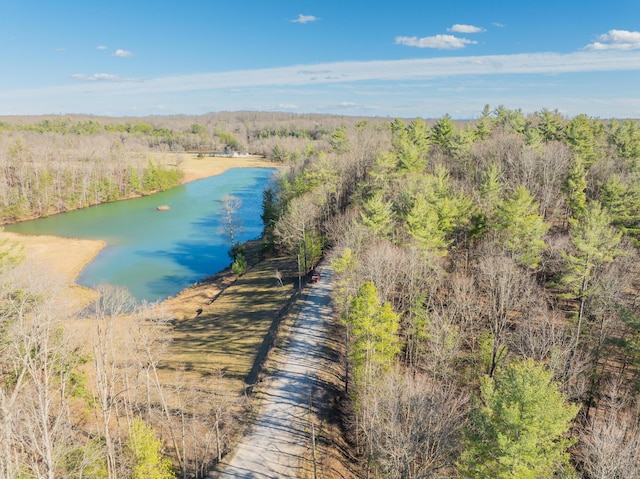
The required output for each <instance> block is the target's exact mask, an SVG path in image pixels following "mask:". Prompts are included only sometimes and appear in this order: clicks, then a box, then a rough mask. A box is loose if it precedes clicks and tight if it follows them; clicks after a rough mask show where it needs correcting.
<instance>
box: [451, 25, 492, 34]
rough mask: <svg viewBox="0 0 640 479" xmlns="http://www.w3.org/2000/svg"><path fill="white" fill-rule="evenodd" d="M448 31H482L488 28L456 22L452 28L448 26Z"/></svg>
mask: <svg viewBox="0 0 640 479" xmlns="http://www.w3.org/2000/svg"><path fill="white" fill-rule="evenodd" d="M447 31H448V32H455V33H482V32H485V31H486V30H485V29H484V28H481V27H476V26H473V25H461V24H459V23H456V24H454V25H452V26H451V28H447Z"/></svg>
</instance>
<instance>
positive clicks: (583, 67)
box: [0, 50, 640, 111]
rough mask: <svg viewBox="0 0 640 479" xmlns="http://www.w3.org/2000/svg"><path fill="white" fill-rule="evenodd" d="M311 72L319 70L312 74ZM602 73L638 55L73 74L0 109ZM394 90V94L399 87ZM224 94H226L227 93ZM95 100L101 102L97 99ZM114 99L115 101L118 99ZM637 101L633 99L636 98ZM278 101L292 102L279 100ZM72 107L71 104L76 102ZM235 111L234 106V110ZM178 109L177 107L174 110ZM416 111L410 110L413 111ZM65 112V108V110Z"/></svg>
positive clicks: (638, 67) (20, 93) (2, 101)
mask: <svg viewBox="0 0 640 479" xmlns="http://www.w3.org/2000/svg"><path fill="white" fill-rule="evenodd" d="M310 71H321V72H322V73H323V74H321V75H311V74H309V72H310ZM597 71H598V72H606V71H636V72H640V54H639V53H638V52H635V51H620V50H618V51H585V50H583V51H579V52H574V53H568V54H559V53H528V54H515V55H488V56H459V57H443V58H424V59H408V60H389V61H368V62H335V63H324V64H314V65H308V66H301V65H295V66H290V67H280V68H265V69H256V70H237V71H228V72H216V73H204V74H194V75H181V76H170V77H158V78H148V79H144V81H142V80H140V79H138V80H136V79H126V78H120V77H118V76H117V75H111V74H106V73H100V74H94V75H82V74H77V75H74V76H73V80H75V81H73V82H72V83H68V84H67V85H58V86H51V87H47V88H39V89H20V90H11V91H9V90H5V91H0V105H5V106H4V110H5V111H7V108H8V107H7V106H6V105H7V104H9V103H10V104H13V105H17V106H16V107H15V108H19V105H20V104H22V103H23V102H24V101H27V100H28V101H30V102H34V101H36V102H40V104H42V102H44V101H55V99H57V98H67V99H73V100H68V101H69V102H76V103H77V105H78V107H77V108H82V105H84V104H86V101H87V99H88V98H93V99H95V101H96V102H97V101H100V102H103V103H104V104H106V105H108V104H110V103H109V101H113V102H115V103H122V102H123V99H124V98H125V97H126V96H128V95H130V96H131V97H137V98H142V97H145V98H153V99H154V100H153V101H154V103H153V104H157V102H158V100H157V97H156V96H155V95H158V94H162V95H163V97H164V98H166V97H167V94H172V96H175V98H180V94H181V92H192V91H200V92H210V93H211V94H218V93H221V94H223V95H224V94H226V93H227V92H228V91H229V89H245V88H261V87H265V88H266V87H282V88H286V89H287V91H288V92H290V91H291V87H292V86H300V87H305V88H308V87H317V89H318V90H321V91H325V90H326V89H327V88H329V87H330V86H332V85H335V86H349V87H350V86H353V87H355V86H356V85H363V84H366V85H367V88H369V89H372V90H375V91H378V93H379V92H380V91H389V90H388V87H391V86H394V85H395V86H397V85H398V83H399V82H400V83H402V82H412V85H413V86H415V85H418V84H419V83H421V82H424V81H427V80H428V81H429V82H430V81H435V80H436V79H439V78H448V79H451V81H453V79H455V78H462V77H464V76H482V75H488V76H509V75H519V74H538V75H557V74H562V73H585V72H597ZM395 86H394V91H397V88H395ZM227 96H228V95H227ZM98 99H99V100H98ZM116 99H117V101H116ZM634 101H636V103H637V99H636V100H634ZM278 103H283V104H284V103H294V102H291V101H286V100H285V101H281V102H278ZM74 104H75V103H74ZM236 107H237V106H236ZM176 108H177V107H176ZM412 108H414V107H412ZM66 109H69V107H67V108H66Z"/></svg>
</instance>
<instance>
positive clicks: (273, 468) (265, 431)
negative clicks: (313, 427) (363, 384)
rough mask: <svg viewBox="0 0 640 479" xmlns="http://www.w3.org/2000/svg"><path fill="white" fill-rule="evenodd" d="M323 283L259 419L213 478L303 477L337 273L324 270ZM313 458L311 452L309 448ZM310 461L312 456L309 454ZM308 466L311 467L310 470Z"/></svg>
mask: <svg viewBox="0 0 640 479" xmlns="http://www.w3.org/2000/svg"><path fill="white" fill-rule="evenodd" d="M319 271H320V273H321V274H322V278H321V280H320V282H318V283H315V284H311V285H309V288H308V294H307V295H306V297H305V298H303V299H302V300H301V301H302V304H301V308H300V313H299V314H298V317H297V319H296V321H295V323H294V325H293V326H292V328H291V330H290V331H289V337H288V342H287V343H286V345H285V347H284V348H283V350H282V351H280V353H279V354H278V357H277V358H275V361H276V364H274V365H273V367H272V368H271V369H272V371H273V373H272V374H271V377H269V378H266V381H267V386H266V387H265V388H263V389H264V392H263V396H264V400H262V401H261V403H260V405H259V407H260V412H259V414H258V417H257V419H256V423H255V424H254V425H253V426H252V427H251V428H250V429H249V431H248V434H247V435H245V436H244V437H243V439H242V440H241V442H240V444H239V445H238V446H237V448H236V450H235V452H234V453H231V454H229V455H227V456H226V458H225V459H224V460H223V462H222V464H221V465H220V466H219V467H218V472H214V473H212V474H211V475H210V477H211V478H247V479H248V478H251V479H254V478H255V479H258V478H260V479H262V478H281V479H284V478H299V477H301V476H302V468H303V467H304V466H305V465H304V464H303V461H304V459H303V456H305V451H309V449H310V445H311V433H310V423H309V413H308V405H309V397H310V394H311V391H312V390H313V387H314V380H315V377H316V371H317V370H318V367H319V365H320V363H321V358H322V354H323V344H324V339H325V337H326V331H327V329H328V327H329V324H330V320H331V304H330V289H331V279H332V276H333V273H332V271H331V269H330V268H329V267H328V266H326V267H324V268H320V269H319ZM306 456H307V457H308V456H309V454H308V453H306ZM307 460H308V459H307ZM311 467H312V466H311V465H310V464H307V465H306V468H305V469H306V470H307V471H309V470H311Z"/></svg>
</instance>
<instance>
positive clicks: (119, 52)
mask: <svg viewBox="0 0 640 479" xmlns="http://www.w3.org/2000/svg"><path fill="white" fill-rule="evenodd" d="M111 55H112V56H114V57H120V58H127V57H132V56H133V52H130V51H128V50H122V49H120V48H118V49H117V50H116V51H115V52H113V53H112V54H111Z"/></svg>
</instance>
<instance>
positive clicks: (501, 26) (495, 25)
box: [491, 22, 505, 28]
mask: <svg viewBox="0 0 640 479" xmlns="http://www.w3.org/2000/svg"><path fill="white" fill-rule="evenodd" d="M491 25H493V26H494V27H498V28H504V27H505V24H504V23H500V22H493V23H492V24H491Z"/></svg>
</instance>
